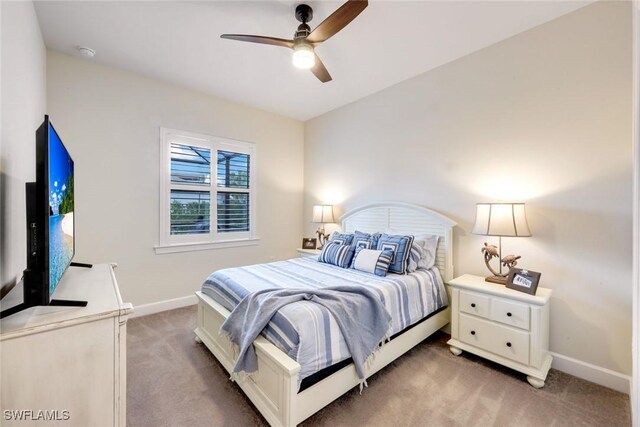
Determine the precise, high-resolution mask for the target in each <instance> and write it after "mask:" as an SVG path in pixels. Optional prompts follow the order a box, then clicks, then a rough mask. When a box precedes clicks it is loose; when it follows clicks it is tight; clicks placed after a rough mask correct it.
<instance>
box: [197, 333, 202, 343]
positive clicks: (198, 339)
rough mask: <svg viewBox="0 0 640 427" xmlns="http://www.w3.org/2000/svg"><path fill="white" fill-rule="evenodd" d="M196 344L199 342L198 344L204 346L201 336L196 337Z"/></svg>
mask: <svg viewBox="0 0 640 427" xmlns="http://www.w3.org/2000/svg"><path fill="white" fill-rule="evenodd" d="M196 342H197V343H198V344H202V339H201V338H200V337H199V336H197V335H196Z"/></svg>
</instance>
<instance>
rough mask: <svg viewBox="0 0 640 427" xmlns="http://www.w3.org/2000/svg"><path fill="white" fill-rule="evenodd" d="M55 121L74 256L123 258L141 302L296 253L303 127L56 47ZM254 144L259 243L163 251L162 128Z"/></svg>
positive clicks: (126, 278)
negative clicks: (68, 168)
mask: <svg viewBox="0 0 640 427" xmlns="http://www.w3.org/2000/svg"><path fill="white" fill-rule="evenodd" d="M47 79H48V80H47V83H48V84H47V88H48V91H47V101H48V110H49V113H50V115H51V120H52V122H53V123H54V125H55V126H56V129H57V131H58V132H59V134H60V136H61V137H62V139H63V140H64V142H65V144H66V146H67V148H68V149H69V151H70V153H71V155H72V156H73V158H74V160H75V165H76V182H75V191H76V196H75V200H76V221H77V222H76V244H77V254H76V257H75V259H76V260H77V261H85V262H93V263H99V262H109V261H116V262H118V269H117V270H116V273H117V275H118V281H119V284H120V289H121V291H122V293H123V298H124V299H125V300H127V301H129V302H132V303H134V305H139V304H146V303H151V302H156V301H162V300H167V299H171V298H177V297H183V296H187V295H192V294H193V292H194V291H195V290H197V289H198V288H199V287H200V285H201V284H202V282H203V280H204V279H205V278H206V277H207V276H208V275H209V273H211V272H212V271H214V270H217V269H220V268H225V267H231V266H237V265H244V264H251V263H260V262H268V261H269V260H271V259H272V257H273V259H283V258H287V257H291V256H294V255H295V248H296V247H298V246H299V245H300V242H299V240H300V237H301V236H300V232H301V230H302V206H303V193H302V179H303V171H302V167H303V150H304V141H303V133H304V131H303V124H302V123H301V122H298V121H295V120H292V119H287V118H283V117H280V116H277V115H274V114H270V113H266V112H263V111H260V110H256V109H253V108H249V107H244V106H241V105H238V104H234V103H230V102H226V101H223V100H220V99H216V98H213V97H210V96H206V95H203V94H199V93H196V92H193V91H189V90H186V89H183V88H180V87H177V86H173V85H170V84H167V83H163V82H160V81H158V80H152V79H148V78H145V77H142V76H139V75H136V74H132V73H129V72H125V71H121V70H118V69H115V68H110V67H105V66H101V65H97V64H95V63H92V62H90V61H86V60H82V59H79V58H73V57H69V56H66V55H63V54H60V53H55V52H49V53H48V57H47ZM160 126H164V127H169V128H175V129H182V130H188V131H192V132H198V133H204V134H210V135H215V136H222V137H227V138H232V139H238V140H243V141H250V142H254V143H256V146H257V150H258V157H257V159H258V171H259V176H258V230H259V237H260V238H261V241H260V244H259V245H258V246H249V247H240V248H232V249H218V250H205V251H196V252H186V253H176V254H165V255H156V254H155V253H154V249H153V248H154V246H156V245H157V244H158V239H159V231H158V230H159V225H158V222H159V210H158V209H159V144H160V143H159V127H160Z"/></svg>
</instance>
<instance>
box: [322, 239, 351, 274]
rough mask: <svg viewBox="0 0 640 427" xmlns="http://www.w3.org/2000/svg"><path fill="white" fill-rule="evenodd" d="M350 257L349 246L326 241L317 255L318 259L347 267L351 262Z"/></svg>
mask: <svg viewBox="0 0 640 427" xmlns="http://www.w3.org/2000/svg"><path fill="white" fill-rule="evenodd" d="M352 258H353V249H352V248H351V246H349V245H342V244H340V243H337V242H328V243H327V244H325V245H324V247H323V248H322V252H320V255H319V256H318V261H319V262H324V263H325V264H332V265H337V266H338V267H342V268H347V267H349V265H350V264H351V259H352Z"/></svg>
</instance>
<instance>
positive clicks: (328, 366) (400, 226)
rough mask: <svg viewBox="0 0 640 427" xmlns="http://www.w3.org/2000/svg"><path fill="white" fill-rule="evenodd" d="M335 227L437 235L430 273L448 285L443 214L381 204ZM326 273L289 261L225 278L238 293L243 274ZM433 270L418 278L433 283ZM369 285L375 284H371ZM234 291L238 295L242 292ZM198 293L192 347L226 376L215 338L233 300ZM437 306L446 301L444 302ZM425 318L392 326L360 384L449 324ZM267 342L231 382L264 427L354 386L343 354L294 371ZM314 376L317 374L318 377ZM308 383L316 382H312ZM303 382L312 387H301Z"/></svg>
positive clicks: (309, 411)
mask: <svg viewBox="0 0 640 427" xmlns="http://www.w3.org/2000/svg"><path fill="white" fill-rule="evenodd" d="M341 221H342V228H343V231H344V232H353V231H355V230H359V231H363V232H376V231H385V230H389V229H391V230H394V232H397V233H405V234H424V233H428V234H434V235H438V236H440V241H439V244H438V248H437V251H436V263H435V266H434V267H435V268H434V269H433V271H435V272H438V273H439V274H441V275H442V278H443V279H444V280H445V281H447V280H449V279H451V278H452V270H453V268H452V260H451V254H452V247H451V234H452V228H453V227H454V226H455V223H454V222H453V221H452V220H450V219H448V218H446V217H444V216H443V215H441V214H439V213H437V212H434V211H432V210H430V209H427V208H424V207H421V206H416V205H411V204H406V203H381V204H374V205H368V206H363V207H361V208H358V209H354V210H353V211H350V212H347V213H346V214H345V215H343V217H342V218H341ZM330 268H331V267H327V266H325V265H323V264H320V263H317V262H315V261H313V260H310V259H294V260H290V261H283V262H280V263H274V264H268V265H265V266H253V267H246V268H243V269H233V270H229V272H228V274H227V275H226V276H232V277H233V278H234V279H236V280H235V286H238V285H237V283H241V282H242V281H243V278H242V277H243V275H252V274H253V275H256V274H257V275H268V276H269V278H270V279H272V280H278V277H279V276H278V274H282V273H281V271H280V270H285V269H288V270H290V271H292V272H294V271H298V269H302V270H300V272H303V274H306V275H307V276H308V275H311V274H314V275H316V274H317V276H314V277H315V279H317V280H318V281H322V280H323V279H322V277H323V274H333V272H332V271H330V270H327V269H330ZM305 269H307V270H305ZM325 270H326V271H325ZM433 271H432V272H431V273H421V274H423V275H425V274H431V275H432V276H433V274H434V273H433ZM305 272H307V273H305ZM234 274H235V276H234ZM345 274H347V275H354V274H355V275H357V274H358V273H355V272H350V271H345ZM412 274H415V273H412ZM226 276H225V277H226ZM272 276H273V277H272ZM393 276H397V275H391V276H389V278H388V279H386V280H387V281H388V282H389V283H395V285H394V286H398V284H399V283H400V282H397V281H401V280H405V281H409V282H411V281H415V282H419V281H420V280H427V278H424V277H423V278H422V279H419V278H417V277H415V278H404V279H403V278H400V277H393ZM349 279H358V280H360V278H358V277H355V276H354V277H349ZM396 282H397V283H396ZM371 283H372V284H374V283H375V284H376V285H377V282H375V281H372V282H371ZM382 285H384V283H382V284H380V286H382ZM240 288H242V289H245V287H242V286H240ZM246 288H249V289H245V291H247V292H248V291H251V286H246ZM212 289H213V288H212ZM431 289H432V292H436V294H437V292H439V291H438V289H443V288H442V287H437V286H434V287H432V288H431ZM203 290H204V291H205V292H203V291H199V292H196V295H197V297H198V318H197V327H196V329H195V334H196V340H197V341H198V342H202V343H204V344H205V345H206V347H207V348H208V349H209V350H210V351H211V352H212V353H213V354H214V356H215V357H216V358H217V359H218V360H219V361H220V363H221V364H222V365H223V366H224V368H225V369H226V370H227V371H229V372H231V371H232V369H233V365H234V363H233V351H232V349H231V346H230V345H229V342H228V340H225V339H224V338H223V337H221V336H220V335H219V333H218V331H219V329H220V326H221V325H222V323H223V322H224V320H225V319H226V318H227V317H228V315H229V313H230V311H229V310H230V309H232V307H233V305H234V304H233V301H226V300H225V298H221V297H220V295H215V292H211V289H206V286H205V287H203ZM233 291H234V292H235V293H240V291H238V289H233ZM245 291H242V292H245ZM207 294H209V295H207ZM212 296H213V297H216V299H217V300H218V301H219V302H217V301H216V300H214V298H212ZM239 297H241V295H240V296H238V295H236V299H237V298H239ZM436 299H437V298H436ZM443 299H444V300H445V301H446V296H444V298H443ZM429 311H430V312H431V314H430V315H429V316H427V317H426V318H425V319H423V320H420V321H416V316H417V314H415V313H414V314H413V318H411V316H409V317H407V318H404V319H400V318H398V319H396V321H395V322H396V323H397V325H396V330H395V331H394V333H395V335H394V339H393V340H391V341H390V342H388V343H387V344H385V345H384V346H383V347H382V348H381V349H380V350H379V351H378V352H377V353H376V357H375V359H374V360H373V362H372V363H371V364H370V365H368V367H367V371H366V374H367V377H368V376H370V375H372V374H373V373H375V372H377V371H378V370H380V369H382V368H383V367H384V366H386V365H387V364H389V363H390V362H392V361H393V360H395V359H396V358H398V357H399V356H401V355H402V354H404V353H405V352H406V351H408V350H409V349H411V348H412V347H413V346H415V345H416V344H418V343H419V342H421V341H422V340H424V339H425V338H426V337H428V336H429V335H431V334H432V333H433V332H435V331H437V330H438V329H440V328H442V327H443V326H445V325H446V324H447V323H449V320H450V310H449V308H448V307H435V308H434V307H430V308H429ZM285 317H287V316H285ZM405 317H406V316H405ZM281 320H282V319H281ZM409 324H411V326H410V327H408V328H407V327H406V326H408V325H409ZM267 335H269V332H267ZM271 335H272V336H270V337H269V339H270V340H271V341H273V342H274V343H275V344H274V343H272V342H271V341H269V340H267V339H266V338H265V337H264V336H259V337H258V338H257V339H256V340H255V341H254V347H255V351H256V353H257V356H258V371H257V372H255V373H253V374H251V375H249V376H241V377H238V379H237V383H238V385H239V386H240V388H241V389H242V390H243V391H244V392H245V394H246V395H247V396H248V397H249V399H250V400H251V401H252V402H253V403H254V405H255V406H256V408H257V409H258V410H259V411H260V412H261V413H262V415H263V416H264V417H265V419H266V420H267V421H268V422H269V424H271V425H272V426H283V427H290V426H295V425H297V424H299V423H300V422H302V421H303V420H305V419H306V418H308V417H309V416H311V415H313V414H314V413H315V412H317V411H318V410H320V409H322V408H323V407H324V406H326V405H327V404H329V403H330V402H332V401H333V400H335V399H336V398H338V397H340V396H341V395H342V394H344V393H345V392H347V391H348V390H350V389H351V388H353V387H355V386H357V385H358V384H359V383H360V380H359V378H358V376H357V374H356V370H355V368H354V366H353V364H352V363H349V362H350V361H349V359H345V357H344V351H334V353H335V354H334V355H333V356H332V357H321V358H316V359H312V361H311V362H308V361H307V360H305V361H304V362H302V360H303V359H300V360H301V363H302V365H301V364H300V363H298V362H297V361H296V360H295V359H294V358H292V357H290V355H292V351H294V352H297V351H300V349H298V348H295V349H294V350H292V348H293V347H292V346H291V345H288V346H287V344H286V342H285V341H286V340H285V341H280V342H278V340H277V339H274V337H273V335H277V334H274V332H273V331H271ZM276 338H277V337H276ZM288 339H289V341H290V342H289V344H291V341H292V340H293V341H295V337H293V338H292V337H289V338H288ZM287 353H289V355H288V354H287ZM318 370H319V372H316V371H318ZM317 374H323V375H322V376H320V377H318V375H317ZM314 376H315V377H316V378H313V377H314ZM310 379H312V380H313V381H311V382H309V380H310ZM305 382H307V384H305Z"/></svg>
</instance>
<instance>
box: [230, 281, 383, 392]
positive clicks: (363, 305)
mask: <svg viewBox="0 0 640 427" xmlns="http://www.w3.org/2000/svg"><path fill="white" fill-rule="evenodd" d="M298 301H310V302H313V303H316V304H319V305H320V306H322V307H324V308H325V309H327V310H328V311H329V312H330V313H331V315H332V316H333V318H334V319H335V320H336V322H337V323H338V327H339V328H340V332H341V333H342V335H343V336H344V337H345V339H346V340H345V341H346V343H347V346H348V347H349V353H351V357H352V359H353V364H354V365H355V368H356V373H357V374H358V378H360V381H361V383H360V385H361V387H360V389H361V390H362V385H367V382H366V370H365V362H366V361H367V359H368V358H369V357H370V356H371V355H372V354H373V353H374V351H375V350H376V349H378V348H379V346H380V343H381V342H383V341H384V340H385V338H389V337H390V336H391V316H390V315H389V313H387V310H386V309H385V307H384V304H382V301H380V298H379V297H378V295H377V294H376V293H375V292H373V291H372V290H370V289H368V288H366V287H365V286H335V287H331V288H324V289H275V290H271V289H265V290H262V291H258V292H254V293H252V294H249V295H247V297H245V298H244V299H243V300H242V301H240V304H238V305H237V306H236V308H234V309H233V311H232V312H231V314H229V317H227V319H226V320H225V322H224V323H223V324H222V326H221V328H220V331H221V333H222V334H223V335H224V336H226V337H228V338H229V339H230V340H231V342H232V343H233V344H234V345H235V346H236V348H237V350H238V357H237V359H236V362H235V366H234V368H233V374H238V373H241V372H245V373H252V372H255V371H257V370H258V358H257V356H256V352H255V349H254V348H253V341H254V340H255V339H256V338H257V337H258V335H260V333H261V332H262V330H263V329H264V328H265V326H267V323H269V321H270V320H271V318H272V317H273V315H274V314H276V312H277V311H278V310H279V309H280V308H282V307H284V306H286V305H289V304H293V303H295V302H298ZM232 377H233V376H232Z"/></svg>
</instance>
